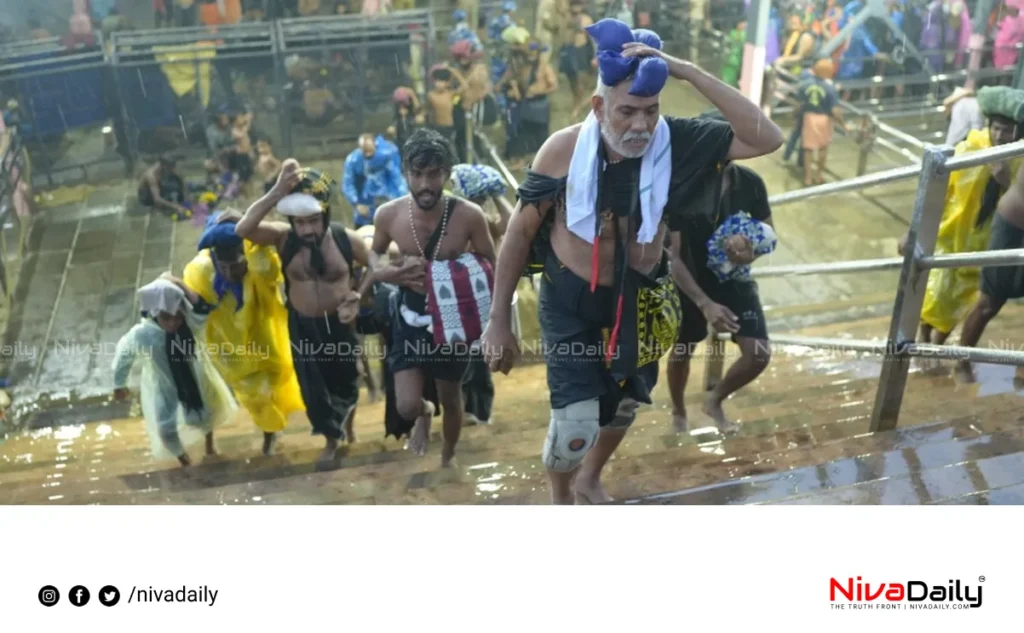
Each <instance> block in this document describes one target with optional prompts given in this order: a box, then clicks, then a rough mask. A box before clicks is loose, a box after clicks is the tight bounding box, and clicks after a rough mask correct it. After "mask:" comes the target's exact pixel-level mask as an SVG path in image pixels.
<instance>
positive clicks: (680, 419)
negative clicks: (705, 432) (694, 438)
mask: <svg viewBox="0 0 1024 633" xmlns="http://www.w3.org/2000/svg"><path fill="white" fill-rule="evenodd" d="M672 430H673V431H675V432H676V433H688V432H689V431H690V421H689V420H687V419H686V414H685V413H684V414H682V415H679V414H676V413H673V414H672Z"/></svg>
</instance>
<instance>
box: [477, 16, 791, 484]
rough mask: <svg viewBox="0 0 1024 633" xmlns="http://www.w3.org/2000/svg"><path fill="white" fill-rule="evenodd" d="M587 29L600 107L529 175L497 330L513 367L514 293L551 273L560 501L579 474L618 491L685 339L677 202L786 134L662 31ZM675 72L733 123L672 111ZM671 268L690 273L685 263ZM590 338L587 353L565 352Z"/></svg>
mask: <svg viewBox="0 0 1024 633" xmlns="http://www.w3.org/2000/svg"><path fill="white" fill-rule="evenodd" d="M587 31H588V33H590V35H591V37H593V38H594V40H595V43H596V45H597V59H598V73H599V82H598V86H597V91H596V94H595V95H594V98H593V99H592V108H593V111H592V112H591V113H590V114H589V115H588V116H587V119H586V120H585V121H584V122H583V123H582V124H578V125H573V126H570V127H568V128H565V129H563V130H560V131H558V132H556V133H555V134H554V135H552V136H551V138H549V139H548V140H547V142H546V143H544V146H543V147H542V148H541V150H540V152H539V153H538V154H537V157H536V160H535V162H534V165H533V170H532V171H530V172H528V173H527V177H526V181H525V182H524V183H523V184H522V185H521V186H520V188H519V198H520V200H519V205H518V210H517V212H516V214H515V215H514V216H513V218H512V221H511V222H510V224H509V227H508V232H507V234H506V237H505V242H504V244H503V245H502V249H501V258H500V260H499V265H498V277H497V280H496V288H495V296H494V303H493V307H492V310H491V318H490V321H489V324H488V329H487V332H486V333H485V334H484V338H483V347H484V352H485V354H486V356H487V357H488V358H489V360H490V363H491V369H492V370H500V371H502V372H504V373H508V371H509V370H510V369H511V368H512V366H513V364H514V362H515V360H516V356H517V355H518V353H519V350H518V348H517V346H516V342H515V338H514V336H513V335H512V332H511V328H510V321H511V319H510V312H511V303H512V293H513V291H514V290H515V287H516V283H517V281H518V279H519V276H520V275H521V274H523V272H524V271H532V272H543V274H542V281H541V290H540V310H539V319H540V326H541V332H542V335H543V339H544V349H545V352H546V354H545V360H546V362H547V367H548V388H549V390H550V391H551V425H550V428H549V430H548V437H547V441H546V442H545V445H544V455H543V459H544V464H545V466H547V469H548V476H549V479H550V481H551V497H552V501H553V502H554V503H568V504H571V503H573V501H574V494H573V493H574V490H573V489H574V487H575V492H576V500H578V501H580V502H595V503H596V502H604V501H609V500H610V499H611V497H610V496H609V495H608V493H607V492H605V490H604V487H603V485H602V484H601V480H600V476H601V469H602V468H603V467H604V464H605V463H606V462H607V461H608V459H609V458H610V457H611V455H612V453H613V452H614V450H615V448H616V447H617V446H618V444H619V443H620V442H621V441H622V438H623V437H625V434H626V430H627V429H628V428H629V426H630V425H631V424H632V423H633V420H634V418H635V415H636V409H637V407H638V404H639V403H641V402H644V403H649V402H650V401H651V398H650V393H651V389H652V388H653V387H654V384H655V382H656V381H657V369H658V365H657V362H658V360H659V358H660V357H661V356H662V355H663V354H664V353H665V352H666V351H668V349H669V348H670V347H671V346H672V344H673V343H674V341H675V336H676V331H677V329H678V327H679V319H680V313H679V296H678V294H677V291H676V289H675V288H674V287H673V284H672V278H671V277H670V276H669V270H668V269H669V266H668V256H667V253H666V251H665V249H664V247H663V245H664V244H665V236H666V234H667V232H668V226H667V225H666V224H667V220H668V219H669V218H668V215H669V213H668V210H671V209H674V208H676V207H679V206H680V205H681V204H682V201H683V200H686V199H687V197H688V196H689V195H690V194H691V191H690V189H691V186H692V185H694V184H695V183H697V182H699V179H700V178H701V177H703V175H704V174H705V173H706V172H708V171H709V170H710V169H713V168H714V167H715V166H716V165H717V164H718V163H720V162H723V161H725V160H736V159H743V158H751V157H754V156H760V155H763V154H768V153H770V152H773V151H775V150H776V149H777V148H778V147H779V146H780V145H781V144H782V132H781V131H780V130H779V128H778V126H776V125H775V124H774V123H772V122H771V121H770V120H769V119H768V118H767V117H765V116H764V114H763V113H762V112H761V110H760V109H759V108H758V107H757V105H756V104H754V103H752V102H750V101H749V100H748V99H747V98H746V97H744V96H743V95H742V94H740V93H739V92H738V91H737V90H736V89H735V88H730V87H729V86H727V85H725V84H723V83H722V82H721V81H719V80H717V79H715V78H714V77H712V76H711V75H709V74H707V73H705V72H704V71H702V70H701V69H699V68H697V67H696V66H694V65H693V64H691V63H689V62H685V61H682V60H679V59H675V58H673V57H669V56H668V55H666V54H664V53H663V52H662V51H661V40H660V38H658V36H657V35H656V34H654V33H652V32H651V31H647V30H643V29H638V30H636V31H632V30H630V29H629V27H628V26H627V25H626V24H625V23H623V22H620V21H618V20H612V19H605V20H601V21H600V22H598V23H596V24H594V25H592V26H591V27H589V28H588V29H587ZM670 75H671V76H672V77H675V78H676V79H679V80H684V81H689V82H690V83H692V84H693V85H694V87H695V88H696V89H697V90H699V91H700V92H701V93H702V94H703V95H704V96H705V97H707V98H708V100H710V101H711V102H712V104H713V105H714V106H716V107H717V108H718V109H719V110H720V111H721V112H722V114H723V116H724V117H725V118H726V120H727V121H728V123H724V122H720V121H705V120H695V119H682V118H675V117H666V116H661V114H660V109H659V108H660V97H659V95H660V93H661V90H662V88H663V87H664V86H665V82H666V80H667V79H668V77H669V76H670ZM677 248H678V245H677V244H674V245H673V249H677ZM527 264H531V265H530V266H529V267H527ZM671 272H672V277H676V279H677V280H678V279H680V277H678V274H679V273H678V272H677V271H676V267H672V269H671ZM705 316H706V317H707V320H708V322H710V323H711V324H712V325H714V326H716V327H719V328H725V327H726V326H727V325H729V323H730V320H729V319H728V317H727V316H726V313H725V311H724V310H723V309H722V308H721V306H714V309H712V308H710V307H709V308H708V310H707V313H706V315H705ZM580 348H582V349H585V350H587V353H586V354H583V355H581V354H579V353H576V354H570V353H566V352H565V351H562V350H563V349H564V350H572V351H575V350H578V349H580ZM574 478H575V486H574V484H573V481H574Z"/></svg>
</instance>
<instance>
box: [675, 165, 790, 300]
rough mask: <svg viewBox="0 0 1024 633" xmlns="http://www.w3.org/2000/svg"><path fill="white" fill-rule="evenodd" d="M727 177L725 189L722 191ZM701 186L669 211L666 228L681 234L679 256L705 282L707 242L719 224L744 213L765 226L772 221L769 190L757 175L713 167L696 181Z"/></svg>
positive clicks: (734, 168)
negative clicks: (669, 218) (670, 216)
mask: <svg viewBox="0 0 1024 633" xmlns="http://www.w3.org/2000/svg"><path fill="white" fill-rule="evenodd" d="M726 173H728V176H729V182H728V189H727V190H726V191H722V186H723V183H724V181H725V175H726ZM699 180H700V186H699V187H696V188H694V189H693V190H692V195H691V196H689V198H688V199H687V200H685V201H683V202H682V204H681V205H680V206H678V207H674V208H673V210H672V220H671V222H670V224H669V228H670V229H671V230H672V231H680V232H681V233H682V235H681V237H682V239H681V240H680V243H681V248H680V255H681V257H682V260H683V262H685V263H686V265H687V267H688V268H689V269H690V271H691V272H692V273H693V274H694V276H695V278H696V279H697V281H698V282H701V281H702V280H703V279H705V278H706V276H707V274H709V271H708V270H707V261H708V246H707V243H708V240H709V239H710V238H711V235H712V234H713V233H714V232H715V229H717V228H718V227H719V226H721V225H722V222H723V221H725V219H726V218H727V217H729V216H731V215H735V214H736V213H739V212H740V211H745V212H747V213H749V214H750V216H751V217H752V218H753V219H755V220H757V221H759V222H764V221H765V220H767V219H768V218H769V217H771V214H772V210H771V207H770V206H769V204H768V189H767V188H766V187H765V184H764V180H762V179H761V177H760V176H758V175H757V173H756V172H754V171H752V170H750V169H748V168H746V167H742V166H740V165H737V164H735V163H729V164H728V165H726V166H725V167H724V168H719V166H717V165H716V166H714V167H713V168H712V169H710V170H708V172H706V173H705V174H702V175H701V176H700V178H699Z"/></svg>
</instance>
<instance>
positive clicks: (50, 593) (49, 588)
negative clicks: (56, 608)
mask: <svg viewBox="0 0 1024 633" xmlns="http://www.w3.org/2000/svg"><path fill="white" fill-rule="evenodd" d="M58 602H60V592H59V591H57V588H56V587H54V586H53V585H46V586H45V587H43V588H42V589H40V590H39V603H40V604H42V605H43V606H44V607H52V606H53V605H55V604H57V603H58Z"/></svg>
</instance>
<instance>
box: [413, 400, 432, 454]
mask: <svg viewBox="0 0 1024 633" xmlns="http://www.w3.org/2000/svg"><path fill="white" fill-rule="evenodd" d="M426 407H427V410H426V411H425V412H424V413H423V415H421V416H420V417H418V418H416V424H415V425H414V426H413V427H412V433H411V434H410V435H409V443H408V444H407V445H406V448H408V449H409V450H410V451H412V452H414V453H416V454H417V455H419V456H420V457H423V456H424V455H426V454H427V445H428V444H429V443H430V423H431V422H432V421H433V418H434V405H433V403H430V402H428V403H426Z"/></svg>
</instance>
